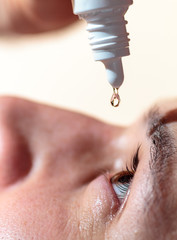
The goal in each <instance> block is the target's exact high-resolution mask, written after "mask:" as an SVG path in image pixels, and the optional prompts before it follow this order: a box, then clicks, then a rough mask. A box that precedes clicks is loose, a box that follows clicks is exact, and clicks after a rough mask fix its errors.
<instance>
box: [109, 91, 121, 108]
mask: <svg viewBox="0 0 177 240" xmlns="http://www.w3.org/2000/svg"><path fill="white" fill-rule="evenodd" d="M111 104H112V106H113V107H118V106H119V104H120V96H119V93H118V88H113V95H112V97H111Z"/></svg>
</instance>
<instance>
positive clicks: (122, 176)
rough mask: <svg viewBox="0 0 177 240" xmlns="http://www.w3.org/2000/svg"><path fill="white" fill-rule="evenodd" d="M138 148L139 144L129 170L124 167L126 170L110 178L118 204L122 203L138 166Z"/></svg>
mask: <svg viewBox="0 0 177 240" xmlns="http://www.w3.org/2000/svg"><path fill="white" fill-rule="evenodd" d="M139 149H140V146H139V147H138V148H137V151H136V153H135V155H134V157H133V159H132V161H131V162H132V166H131V169H130V170H129V168H128V167H127V168H126V171H123V172H121V173H118V174H116V175H114V176H113V177H112V178H111V184H112V186H113V189H114V191H115V193H116V195H117V198H118V199H119V201H120V204H122V203H123V202H124V200H125V198H126V195H127V193H128V190H129V188H130V184H131V182H132V180H133V177H134V174H135V172H136V169H137V167H138V163H139V157H138V153H139Z"/></svg>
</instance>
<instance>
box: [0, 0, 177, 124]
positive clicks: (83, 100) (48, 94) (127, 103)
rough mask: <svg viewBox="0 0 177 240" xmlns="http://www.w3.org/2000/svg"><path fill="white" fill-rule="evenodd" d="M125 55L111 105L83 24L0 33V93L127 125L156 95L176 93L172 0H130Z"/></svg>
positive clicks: (176, 27) (176, 25) (176, 19)
mask: <svg viewBox="0 0 177 240" xmlns="http://www.w3.org/2000/svg"><path fill="white" fill-rule="evenodd" d="M126 19H127V20H128V22H129V24H128V26H127V28H128V32H129V33H130V38H131V42H130V50H131V56H129V57H125V58H124V59H123V64H124V73H125V82H124V84H123V86H122V87H121V90H120V95H121V99H122V102H121V105H120V108H119V109H113V108H112V107H111V106H110V103H109V100H110V97H111V94H112V89H111V87H110V86H109V84H108V83H107V80H106V74H105V70H104V66H103V65H102V64H101V63H96V62H94V61H93V58H92V52H91V50H90V47H89V45H88V40H87V32H86V31H85V27H86V24H85V23H84V22H79V23H78V24H75V25H73V26H71V27H70V28H68V29H66V30H64V31H58V32H55V33H50V34H41V35H38V36H25V37H22V36H20V37H18V36H17V37H13V38H12V37H10V38H7V37H1V38H0V94H3V95H4V94H7V95H16V96H23V97H26V98H30V99H33V100H37V101H40V102H45V103H49V104H53V105H57V106H61V107H66V108H69V109H73V110H77V111H79V112H83V113H86V114H89V115H92V116H95V117H97V118H100V119H103V120H104V121H109V122H112V123H116V124H119V123H121V124H129V123H131V122H132V121H134V120H135V118H136V117H137V116H138V115H139V114H140V113H141V112H142V111H143V110H144V109H145V108H146V107H147V106H149V105H150V104H151V103H153V102H154V101H155V100H157V99H159V98H164V97H171V96H176V95H177V61H176V58H177V1H176V0H168V1H167V0H148V1H145V0H134V5H132V6H131V7H130V8H129V11H128V12H127V14H126Z"/></svg>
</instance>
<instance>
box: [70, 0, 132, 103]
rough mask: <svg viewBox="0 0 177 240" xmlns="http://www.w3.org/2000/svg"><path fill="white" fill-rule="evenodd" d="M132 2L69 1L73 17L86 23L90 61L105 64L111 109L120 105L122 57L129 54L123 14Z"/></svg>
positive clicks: (120, 0)
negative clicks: (109, 86)
mask: <svg viewBox="0 0 177 240" xmlns="http://www.w3.org/2000/svg"><path fill="white" fill-rule="evenodd" d="M132 3H133V0H72V4H73V11H74V14H76V15H79V17H80V18H81V19H85V20H86V21H87V23H88V26H87V30H88V32H89V40H90V45H91V47H92V50H93V55H94V59H95V60H96V61H101V62H103V63H104V65H105V68H106V72H107V78H108V81H109V83H110V84H111V86H112V87H113V90H114V92H113V96H112V98H111V103H112V105H113V106H118V105H119V102H120V98H119V94H118V89H119V87H120V86H121V85H122V83H123V80H124V73H123V67H122V57H123V56H128V55H129V54H130V52H129V38H128V33H127V31H126V24H127V21H125V19H124V15H125V13H126V12H127V10H128V7H129V5H131V4H132Z"/></svg>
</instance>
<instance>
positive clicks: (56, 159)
mask: <svg viewBox="0 0 177 240" xmlns="http://www.w3.org/2000/svg"><path fill="white" fill-rule="evenodd" d="M176 103H177V102H176V101H169V102H167V103H162V104H159V107H160V109H161V110H160V111H161V112H162V113H165V112H166V111H168V110H170V109H174V108H176V107H177V104H176ZM167 125H168V127H169V129H170V131H171V130H172V131H173V132H176V129H177V125H176V122H173V123H169V124H167ZM146 129H147V123H146V121H144V118H143V117H142V118H140V119H139V120H138V121H137V122H135V123H134V124H133V125H131V126H129V127H120V126H112V125H109V124H106V123H103V122H100V121H98V120H95V119H93V118H90V117H87V116H84V115H82V114H79V113H74V112H70V111H66V110H63V109H59V108H54V107H50V106H47V105H42V104H38V103H34V102H30V101H27V100H23V99H18V98H11V97H1V99H0V144H1V145H0V169H1V171H0V239H6V240H10V239H20V240H22V239H23V240H28V239H35V240H45V239H46V240H47V239H50V240H59V239H60V240H61V239H63V240H64V239H73V240H75V239H78V240H79V239H82V240H83V239H96V240H99V239H119V240H122V239H127V240H128V239H131V240H132V239H133V240H134V239H143V240H146V239H157V237H159V239H172V240H173V239H176V238H177V233H176V232H175V229H176V226H177V220H176V219H177V218H176V208H177V206H176V201H172V203H173V204H172V205H171V208H170V211H169V212H168V215H167V216H166V217H170V216H174V219H173V226H174V229H172V225H171V223H170V222H169V226H168V229H170V231H168V232H166V234H165V233H164V224H163V222H165V220H164V219H163V218H162V219H161V215H159V214H160V213H157V216H160V219H161V224H158V223H159V222H156V221H154V210H153V209H152V208H149V207H148V205H147V202H146V199H147V197H148V196H149V195H151V196H153V194H154V189H153V187H152V181H151V177H150V169H149V160H150V146H151V144H152V143H151V141H150V139H149V138H148V137H147V134H146ZM175 139H176V136H175ZM139 144H141V147H140V150H139V161H140V163H139V165H138V168H137V171H136V173H135V176H134V178H133V182H132V184H131V189H130V194H129V195H128V198H127V200H125V202H124V207H123V209H122V210H120V209H121V208H122V206H120V203H119V200H118V198H117V197H116V195H115V192H114V190H113V187H112V184H111V183H110V178H111V177H112V176H113V175H114V174H116V173H119V172H121V171H122V170H125V164H127V165H130V162H131V160H132V156H133V155H134V154H135V152H136V149H137V146H138V145H139ZM118 163H119V164H118ZM118 165H119V166H118ZM174 167H175V165H174ZM176 177H177V176H176V171H175V172H174V173H173V175H172V174H171V178H173V179H174V180H175V179H176ZM166 178H167V179H166V180H167V181H168V176H166ZM170 192H171V193H173V194H171V195H169V196H170V198H171V200H172V199H173V198H175V197H177V193H176V183H175V181H174V182H173V184H172V185H171V189H170ZM154 204H155V203H153V206H154ZM145 209H149V210H148V219H146V211H145ZM155 209H156V207H155ZM157 209H158V208H157ZM146 220H147V221H146ZM147 229H150V231H147Z"/></svg>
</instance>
